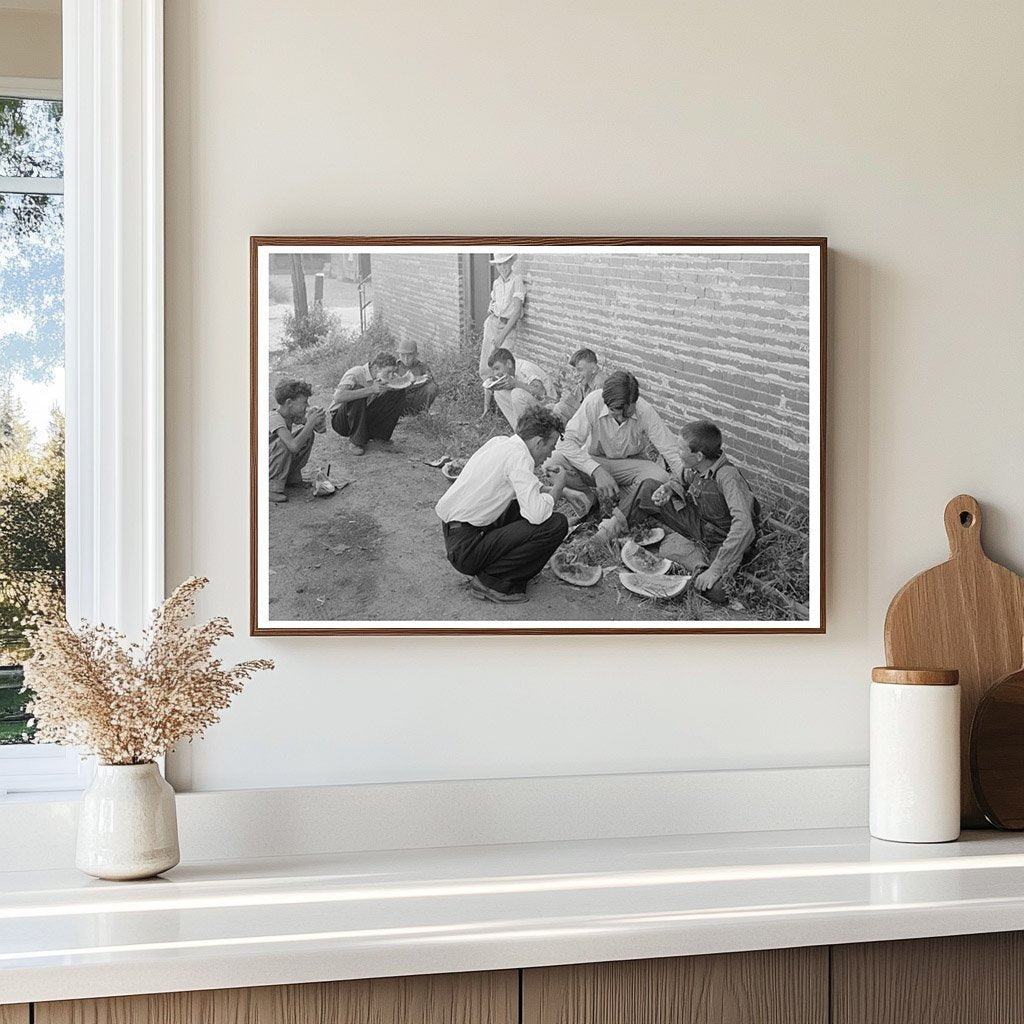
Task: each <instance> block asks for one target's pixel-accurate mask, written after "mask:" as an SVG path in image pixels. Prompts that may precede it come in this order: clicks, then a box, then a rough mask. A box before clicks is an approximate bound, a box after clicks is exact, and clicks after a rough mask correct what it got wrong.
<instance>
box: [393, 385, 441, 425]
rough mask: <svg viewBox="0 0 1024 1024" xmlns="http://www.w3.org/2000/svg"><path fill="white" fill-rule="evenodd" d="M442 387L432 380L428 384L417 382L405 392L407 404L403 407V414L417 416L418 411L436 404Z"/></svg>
mask: <svg viewBox="0 0 1024 1024" xmlns="http://www.w3.org/2000/svg"><path fill="white" fill-rule="evenodd" d="M439 392H440V388H438V386H437V385H436V384H435V383H434V382H433V381H432V380H428V381H427V382H426V384H420V385H419V387H417V386H416V385H415V384H414V385H413V386H412V387H411V388H409V389H408V390H407V391H406V392H405V406H404V407H403V408H402V415H403V416H415V415H416V413H418V412H424V411H425V410H427V409H429V408H430V407H431V406H432V405H433V404H434V399H435V398H437V396H438V394H439Z"/></svg>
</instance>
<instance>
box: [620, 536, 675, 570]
mask: <svg viewBox="0 0 1024 1024" xmlns="http://www.w3.org/2000/svg"><path fill="white" fill-rule="evenodd" d="M622 564H623V565H624V566H625V567H626V568H627V569H632V571H633V572H636V573H640V574H642V575H648V576H664V575H665V573H667V572H668V571H669V569H671V568H672V563H671V562H670V561H669V560H668V559H667V558H659V557H658V556H657V555H653V554H651V552H650V551H648V550H647V548H642V547H641V546H640V545H639V544H637V542H636V541H635V540H627V541H626V543H625V544H623V545H622Z"/></svg>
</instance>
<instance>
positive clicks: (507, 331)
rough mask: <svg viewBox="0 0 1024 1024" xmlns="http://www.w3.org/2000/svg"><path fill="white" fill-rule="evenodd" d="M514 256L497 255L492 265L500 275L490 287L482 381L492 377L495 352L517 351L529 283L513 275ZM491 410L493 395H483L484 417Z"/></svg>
mask: <svg viewBox="0 0 1024 1024" xmlns="http://www.w3.org/2000/svg"><path fill="white" fill-rule="evenodd" d="M515 261H516V254H515V253H514V252H496V253H495V254H494V256H493V257H492V258H491V265H492V266H493V267H494V268H495V270H496V271H497V275H498V276H497V277H495V279H494V284H492V285H491V301H490V304H489V305H488V307H487V319H486V320H484V337H483V341H482V342H481V344H480V378H481V380H486V379H487V378H488V377H489V376H490V358H491V354H492V353H493V352H494V350H495V349H498V348H505V349H508V350H509V351H511V350H512V349H513V348H514V347H515V343H516V334H517V333H518V332H517V327H518V324H519V321H520V319H521V318H522V315H523V303H524V302H525V301H526V282H525V281H523V278H522V276H521V275H520V274H516V273H514V271H513V265H514V264H515ZM490 409H491V393H490V392H489V391H487V390H486V389H485V391H484V415H486V414H487V413H488V412H489V411H490Z"/></svg>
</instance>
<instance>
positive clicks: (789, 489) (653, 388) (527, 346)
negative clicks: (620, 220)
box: [516, 253, 816, 508]
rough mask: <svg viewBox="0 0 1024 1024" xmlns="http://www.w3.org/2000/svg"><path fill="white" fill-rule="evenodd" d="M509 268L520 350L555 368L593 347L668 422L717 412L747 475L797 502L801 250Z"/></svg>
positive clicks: (801, 440)
mask: <svg viewBox="0 0 1024 1024" xmlns="http://www.w3.org/2000/svg"><path fill="white" fill-rule="evenodd" d="M518 269H519V271H520V272H521V273H522V274H523V276H524V278H525V279H526V283H527V305H526V318H525V319H524V320H523V322H522V324H521V327H520V330H519V341H518V343H517V345H516V351H517V353H518V354H520V355H524V356H527V357H528V358H530V359H533V360H534V361H536V362H539V363H540V364H541V365H544V366H546V367H549V368H558V367H560V366H562V365H564V363H565V361H566V359H567V357H568V356H569V355H571V353H572V352H573V351H574V350H575V349H577V348H581V347H584V346H586V347H587V348H592V349H594V351H595V352H597V354H598V357H599V358H600V360H601V362H602V364H603V365H604V366H606V367H608V368H611V369H624V370H630V371H632V372H633V373H635V374H636V376H637V379H638V380H639V381H640V389H641V394H642V395H643V396H644V397H646V398H647V399H648V400H649V401H651V402H652V403H653V404H654V406H655V408H657V409H658V410H659V412H661V414H662V416H663V417H664V419H665V421H666V422H667V423H668V425H669V426H670V427H671V428H672V429H673V430H678V428H679V427H680V426H681V425H682V424H683V423H684V422H685V421H686V420H688V419H693V418H697V417H706V418H708V419H711V420H714V421H715V422H716V423H718V424H719V426H720V427H721V428H722V432H723V434H724V435H725V438H726V445H727V449H728V451H729V452H730V453H732V454H733V455H735V457H736V461H737V462H739V463H740V464H741V465H742V466H743V467H744V468H745V469H748V470H749V471H750V473H751V476H752V477H753V478H754V481H752V482H756V483H757V484H758V485H759V487H760V488H762V489H765V490H768V491H775V492H776V493H780V494H781V495H783V496H785V497H786V498H787V499H789V500H790V501H791V502H793V503H794V504H795V505H797V506H800V507H804V508H806V506H807V501H808V477H807V469H808V436H809V435H808V414H809V409H808V401H807V400H808V340H809V331H808V312H809V311H808V288H809V264H808V260H807V258H806V257H803V256H796V255H785V254H775V253H768V254H750V253H744V254H742V255H740V254H737V255H736V256H735V257H732V256H730V255H729V254H725V255H693V254H686V255H683V254H681V255H679V256H671V255H658V256H644V255H635V254H633V255H630V254H625V253H624V254H621V255H618V254H610V255H587V256H579V255H574V254H571V253H567V254H564V255H563V254H544V255H543V256H539V255H538V256H532V257H531V256H530V255H528V254H524V255H522V256H520V258H519V261H518ZM815 397H816V396H815ZM770 481H774V483H772V482H770Z"/></svg>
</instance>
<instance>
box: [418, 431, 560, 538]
mask: <svg viewBox="0 0 1024 1024" xmlns="http://www.w3.org/2000/svg"><path fill="white" fill-rule="evenodd" d="M513 498H515V499H517V500H518V501H519V511H520V513H521V514H522V516H523V518H524V519H525V520H526V521H527V522H529V523H533V524H534V525H535V526H536V525H538V524H540V523H543V522H546V521H547V520H548V519H549V518H550V517H551V513H552V512H553V511H554V509H555V501H554V498H552V497H551V495H550V494H542V493H541V489H540V481H539V480H538V479H537V475H536V473H534V462H533V455H532V454H531V453H530V449H529V448H527V447H526V442H525V441H524V440H523V439H522V438H521V437H520V436H519V435H518V434H513V435H512V436H511V437H492V438H491V439H490V441H488V442H486V444H484V445H482V446H481V447H480V448H478V449H477V450H476V451H475V452H474V453H473V455H472V456H471V457H470V459H469V461H468V462H467V463H466V465H465V467H464V468H463V470H462V472H461V473H460V474H459V475H458V477H457V478H456V480H455V482H454V483H453V484H452V485H451V487H449V488H448V490H447V491H446V492H445V495H444V497H443V498H441V500H440V501H439V502H438V503H437V508H436V511H437V514H438V517H439V518H440V519H441V521H442V522H444V523H451V522H459V523H472V525H473V526H488V525H489V524H491V523H493V522H494V520H495V519H497V518H498V517H499V516H500V515H501V514H502V513H503V512H504V511H505V509H507V508H508V507H509V505H511V504H512V499H513Z"/></svg>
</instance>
